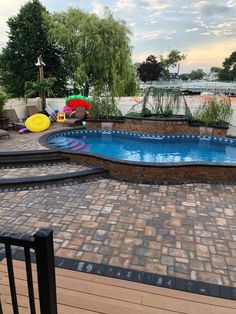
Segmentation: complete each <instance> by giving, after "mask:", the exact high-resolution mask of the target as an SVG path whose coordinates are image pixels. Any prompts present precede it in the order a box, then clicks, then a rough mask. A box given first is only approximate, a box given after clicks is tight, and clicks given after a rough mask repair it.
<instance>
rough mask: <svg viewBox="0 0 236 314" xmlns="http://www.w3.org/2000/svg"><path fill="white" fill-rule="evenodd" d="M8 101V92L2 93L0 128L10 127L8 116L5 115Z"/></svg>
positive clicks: (0, 99) (0, 96) (0, 98)
mask: <svg viewBox="0 0 236 314" xmlns="http://www.w3.org/2000/svg"><path fill="white" fill-rule="evenodd" d="M6 101H7V94H5V93H0V129H3V130H5V129H7V128H8V118H6V117H4V106H5V104H6Z"/></svg>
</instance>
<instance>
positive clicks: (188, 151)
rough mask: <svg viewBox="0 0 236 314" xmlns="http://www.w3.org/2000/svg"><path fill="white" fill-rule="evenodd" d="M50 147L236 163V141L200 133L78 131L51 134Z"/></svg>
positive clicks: (141, 159) (144, 158)
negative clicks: (148, 133)
mask: <svg viewBox="0 0 236 314" xmlns="http://www.w3.org/2000/svg"><path fill="white" fill-rule="evenodd" d="M47 141H48V144H49V146H50V147H54V148H59V149H61V150H66V151H71V152H75V153H88V154H92V155H95V156H103V157H105V158H111V159H115V160H121V161H127V162H135V163H136V162H138V163H152V164H153V163H154V164H155V163H156V164H161V163H171V164H175V163H194V162H198V163H212V164H214V163H222V164H236V140H235V139H231V138H220V137H209V136H196V135H165V136H164V135H147V134H141V133H132V132H126V131H106V130H74V131H65V132H60V133H57V134H54V135H51V136H49V137H48V139H47Z"/></svg>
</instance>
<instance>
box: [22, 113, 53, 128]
mask: <svg viewBox="0 0 236 314" xmlns="http://www.w3.org/2000/svg"><path fill="white" fill-rule="evenodd" d="M25 126H26V127H27V129H29V130H30V131H31V132H42V131H45V130H47V129H48V128H49V126H50V120H49V118H48V117H47V116H46V115H45V114H42V113H36V114H33V115H32V116H30V117H29V118H28V119H27V120H26V121H25Z"/></svg>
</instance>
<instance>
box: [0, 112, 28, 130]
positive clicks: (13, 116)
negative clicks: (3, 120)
mask: <svg viewBox="0 0 236 314" xmlns="http://www.w3.org/2000/svg"><path fill="white" fill-rule="evenodd" d="M4 115H5V116H6V117H7V118H8V119H9V122H10V124H11V125H12V126H13V127H15V128H24V127H25V124H24V122H21V121H20V119H19V118H18V116H17V113H16V111H15V109H6V110H5V111H4Z"/></svg>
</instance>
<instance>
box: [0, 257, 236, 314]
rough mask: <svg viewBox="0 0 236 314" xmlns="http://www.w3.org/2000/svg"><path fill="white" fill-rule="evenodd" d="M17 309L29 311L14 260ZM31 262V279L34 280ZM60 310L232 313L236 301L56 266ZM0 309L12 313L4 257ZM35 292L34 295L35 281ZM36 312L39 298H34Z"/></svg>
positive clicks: (23, 282)
mask: <svg viewBox="0 0 236 314" xmlns="http://www.w3.org/2000/svg"><path fill="white" fill-rule="evenodd" d="M14 270H15V278H16V287H17V293H18V301H19V306H20V313H23V314H24V313H29V309H28V291H27V283H26V273H25V268H24V263H23V262H20V261H14ZM36 275H37V274H36V268H35V265H33V280H34V282H35V283H36V282H37V276H36ZM56 276H57V277H56V283H57V300H58V311H59V313H60V314H72V313H73V314H77V313H78V314H79V313H80V314H89V313H93V314H94V313H104V314H105V313H106V314H124V313H127V314H154V313H155V314H171V313H172V314H174V313H186V314H199V313H202V314H204V313H207V314H210V313H212V314H213V313H214V314H235V313H236V302H235V301H231V300H224V299H219V298H213V297H207V296H202V295H197V294H191V293H187V292H180V291H176V290H171V289H166V288H160V287H154V286H149V285H145V284H138V283H134V282H127V281H123V280H119V279H111V278H107V277H102V276H97V275H91V274H85V273H80V272H75V271H70V270H65V269H60V268H56ZM0 294H1V300H2V303H3V307H4V309H5V312H4V313H12V309H11V298H10V292H9V287H8V276H7V270H6V262H5V260H4V261H2V262H1V264H0ZM35 296H36V298H38V291H37V285H36V284H35ZM36 303H37V304H36V305H37V309H38V313H39V302H38V299H37V302H36Z"/></svg>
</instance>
